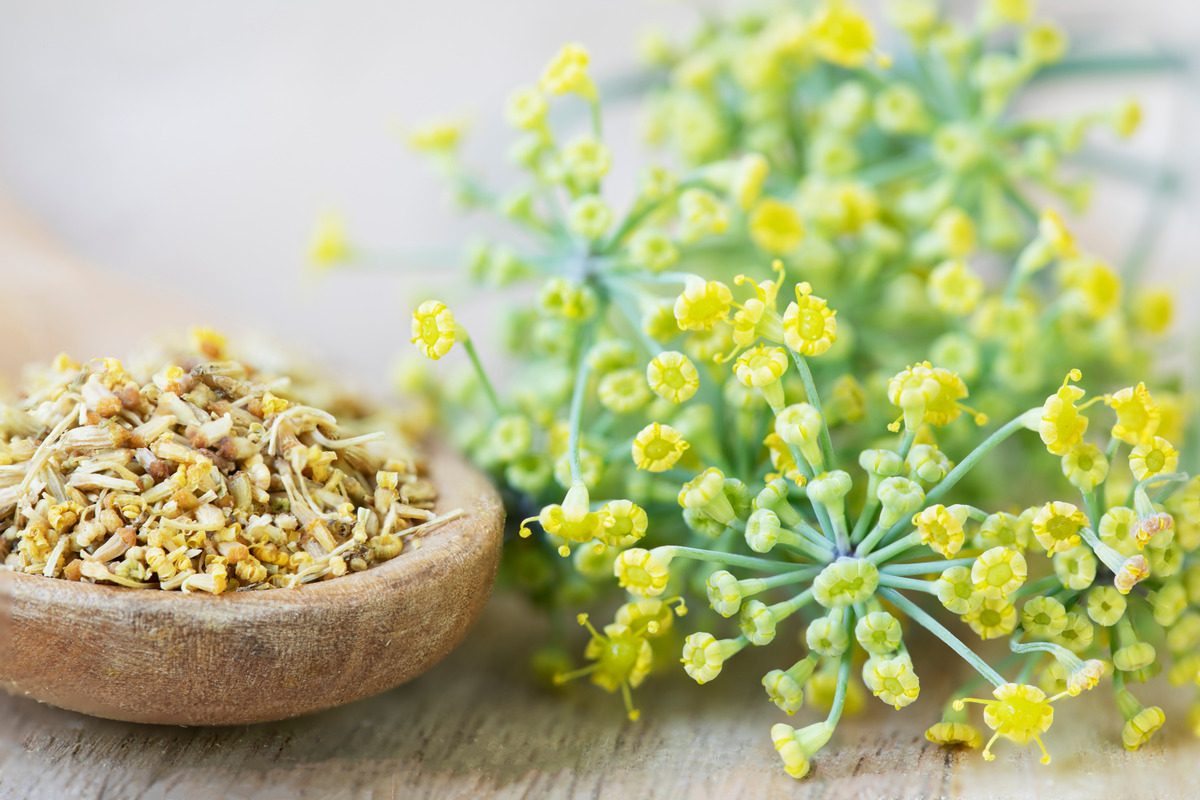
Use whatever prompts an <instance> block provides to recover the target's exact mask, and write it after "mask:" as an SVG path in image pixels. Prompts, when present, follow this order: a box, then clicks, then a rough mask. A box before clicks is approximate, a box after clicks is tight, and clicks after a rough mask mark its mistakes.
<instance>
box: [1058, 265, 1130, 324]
mask: <svg viewBox="0 0 1200 800" xmlns="http://www.w3.org/2000/svg"><path fill="white" fill-rule="evenodd" d="M1061 263H1062V268H1061V270H1060V274H1059V281H1060V282H1061V283H1062V285H1063V288H1064V289H1067V290H1069V291H1070V292H1071V294H1072V298H1073V299H1074V300H1075V301H1076V302H1077V303H1078V305H1079V306H1080V307H1081V309H1082V311H1083V313H1084V314H1086V315H1087V316H1088V317H1090V318H1091V319H1094V320H1098V319H1103V318H1104V317H1107V316H1108V315H1109V314H1112V313H1113V312H1114V311H1116V310H1117V309H1119V308H1120V307H1121V288H1122V287H1121V278H1120V277H1119V276H1118V275H1117V273H1116V272H1115V271H1114V270H1113V269H1112V267H1109V266H1108V265H1107V264H1102V263H1100V262H1099V261H1094V260H1091V259H1074V260H1071V261H1063V262H1061Z"/></svg>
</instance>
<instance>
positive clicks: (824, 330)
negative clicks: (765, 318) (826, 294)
mask: <svg viewBox="0 0 1200 800" xmlns="http://www.w3.org/2000/svg"><path fill="white" fill-rule="evenodd" d="M836 315H837V312H836V311H834V310H833V309H831V308H829V307H828V305H827V304H826V302H825V300H824V298H821V297H817V296H816V295H814V294H813V293H812V286H810V285H809V284H808V283H807V282H804V283H799V284H797V285H796V302H794V303H789V304H788V307H787V310H786V311H784V314H783V338H784V342H785V343H786V344H787V346H788V347H790V348H791V349H792V350H795V351H796V352H797V353H799V354H800V355H802V356H819V355H821V354H822V353H824V352H825V351H827V350H828V349H829V348H830V347H831V346H832V345H833V343H834V342H836V341H837V318H836Z"/></svg>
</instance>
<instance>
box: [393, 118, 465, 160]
mask: <svg viewBox="0 0 1200 800" xmlns="http://www.w3.org/2000/svg"><path fill="white" fill-rule="evenodd" d="M466 128H467V123H466V122H465V121H463V120H456V119H438V120H431V121H429V122H426V123H423V124H421V125H418V126H417V127H415V128H413V129H412V130H410V131H409V132H408V136H407V141H408V146H409V147H411V148H412V149H414V150H418V151H420V152H425V153H443V154H444V153H450V152H452V151H454V149H455V148H457V147H458V145H459V143H460V142H461V141H462V135H463V132H464V131H465V130H466Z"/></svg>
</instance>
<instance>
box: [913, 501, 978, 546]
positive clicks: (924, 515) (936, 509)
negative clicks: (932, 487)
mask: <svg viewBox="0 0 1200 800" xmlns="http://www.w3.org/2000/svg"><path fill="white" fill-rule="evenodd" d="M966 520H967V509H966V507H965V506H954V507H953V509H949V508H946V507H945V506H943V505H936V506H930V507H929V508H927V509H925V510H924V511H922V512H921V513H919V514H917V515H915V516H914V517H913V518H912V524H913V525H915V526H916V528H917V533H919V534H920V535H921V543H922V544H927V545H929V546H930V547H932V548H933V549H934V550H936V551H937V552H939V553H941V554H942V555H943V556H945V557H946V558H949V557H950V556H952V555H954V554H955V553H957V552H958V551H959V549H961V548H962V546H963V541H964V538H965V536H964V534H963V523H964V522H966Z"/></svg>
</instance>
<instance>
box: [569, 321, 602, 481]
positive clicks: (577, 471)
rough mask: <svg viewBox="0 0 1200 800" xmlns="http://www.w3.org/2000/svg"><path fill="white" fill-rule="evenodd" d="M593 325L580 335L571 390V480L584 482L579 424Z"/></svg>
mask: <svg viewBox="0 0 1200 800" xmlns="http://www.w3.org/2000/svg"><path fill="white" fill-rule="evenodd" d="M594 332H595V328H594V326H593V325H589V326H588V328H587V330H585V331H584V332H583V335H582V336H580V337H579V349H578V352H577V354H576V357H577V358H578V359H579V363H578V364H577V365H576V367H575V388H574V389H573V390H572V392H571V416H570V422H569V425H570V427H569V429H568V433H567V455H568V459H569V462H570V465H571V482H572V483H575V484H582V483H583V464H582V463H580V460H579V426H580V422H581V421H582V419H583V398H584V395H585V394H586V393H587V382H588V375H589V373H590V371H591V367H590V366H589V365H588V358H587V351H588V347H589V346H590V344H591V340H592V334H593V333H594Z"/></svg>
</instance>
